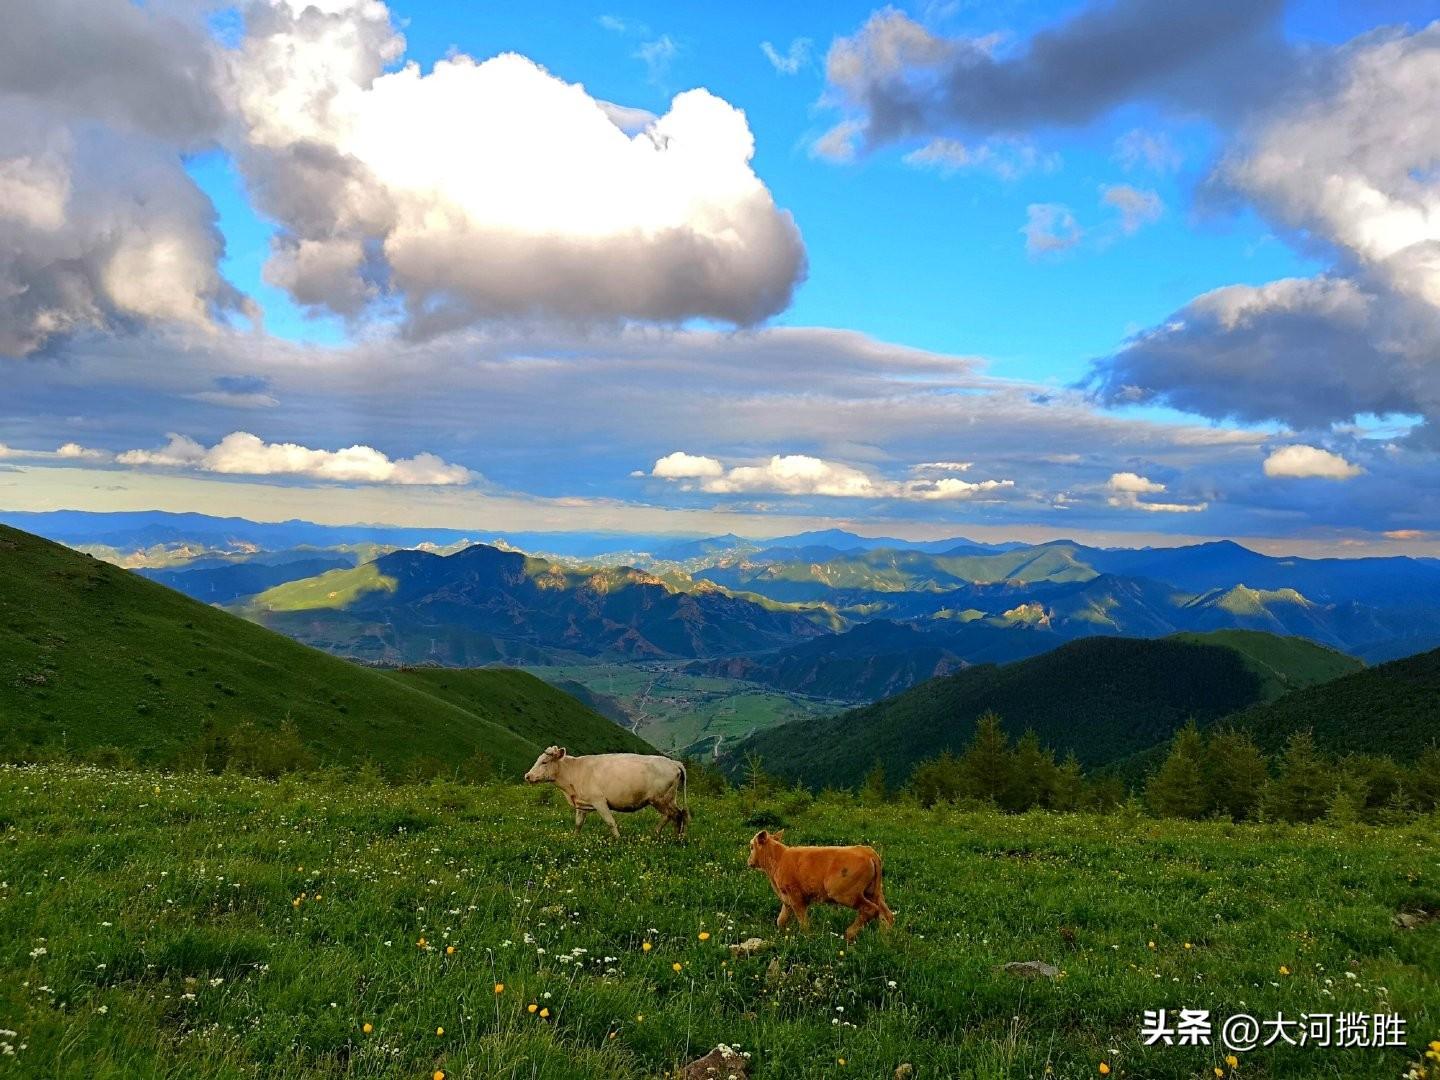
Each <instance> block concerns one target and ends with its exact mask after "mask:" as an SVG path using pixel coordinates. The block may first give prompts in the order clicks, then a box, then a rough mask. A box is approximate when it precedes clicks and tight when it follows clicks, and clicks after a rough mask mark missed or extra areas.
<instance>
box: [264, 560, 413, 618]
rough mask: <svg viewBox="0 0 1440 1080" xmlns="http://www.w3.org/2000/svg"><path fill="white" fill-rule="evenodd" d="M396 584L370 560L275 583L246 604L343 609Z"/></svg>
mask: <svg viewBox="0 0 1440 1080" xmlns="http://www.w3.org/2000/svg"><path fill="white" fill-rule="evenodd" d="M395 586H396V581H395V579H394V578H389V577H386V576H385V575H384V574H382V573H380V569H379V567H377V566H376V565H375V564H374V563H373V562H367V563H361V564H360V565H359V566H355V567H348V568H345V569H341V570H329V571H326V572H325V573H323V574H319V575H317V576H315V577H308V578H302V579H300V580H299V581H287V582H286V583H285V584H283V585H276V586H275V587H274V588H270V589H266V590H265V591H264V592H262V593H259V594H257V595H256V596H253V597H251V598H250V600H249V601H247V603H246V605H245V607H246V609H247V610H253V611H257V612H258V611H322V610H323V611H329V610H344V609H345V608H347V607H349V606H350V605H351V604H353V603H354V602H355V601H356V600H358V599H359V598H360V597H362V596H365V595H367V594H369V593H372V592H394V591H395Z"/></svg>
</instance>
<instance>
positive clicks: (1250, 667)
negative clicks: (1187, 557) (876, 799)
mask: <svg viewBox="0 0 1440 1080" xmlns="http://www.w3.org/2000/svg"><path fill="white" fill-rule="evenodd" d="M1260 636H1263V635H1260ZM1202 640H1203V639H1202ZM1245 640H1246V641H1247V647H1248V649H1249V652H1247V653H1242V652H1241V651H1238V650H1237V649H1235V648H1230V647H1226V646H1225V645H1221V644H1214V643H1208V642H1206V643H1197V642H1196V641H1186V640H1179V639H1175V638H1166V639H1160V640H1143V639H1140V640H1137V639H1131V638H1108V637H1094V638H1084V639H1081V640H1079V641H1075V642H1071V643H1069V644H1067V645H1062V646H1061V647H1060V648H1058V649H1055V650H1053V651H1051V652H1048V653H1045V654H1044V655H1041V656H1036V657H1032V658H1031V659H1028V660H1020V661H1017V662H1015V663H1011V664H1006V665H1003V666H998V667H997V666H994V665H988V664H987V665H981V666H978V667H973V668H968V669H966V670H964V671H961V672H957V673H956V674H953V675H948V676H945V677H944V678H939V679H932V680H931V681H929V682H927V683H922V684H921V685H919V686H917V687H914V688H913V689H911V690H908V691H906V692H905V693H903V694H900V695H898V696H897V697H893V698H889V699H888V700H885V701H881V702H877V703H876V704H874V705H870V706H867V707H866V708H863V709H857V710H855V711H852V712H848V713H843V714H841V715H839V716H835V717H822V718H818V719H815V720H809V721H804V722H802V723H800V724H793V725H787V726H786V727H783V728H777V729H775V730H773V731H768V732H762V733H760V734H758V735H756V736H755V737H753V738H751V739H749V740H747V741H746V742H744V743H743V744H741V745H740V746H739V747H738V748H736V749H735V750H734V752H733V754H732V757H731V764H732V767H734V768H737V769H738V768H739V767H741V765H742V763H743V760H744V758H745V757H746V756H747V755H749V754H751V753H755V754H759V755H760V757H761V759H762V761H763V763H764V766H765V768H766V770H767V771H771V772H775V773H777V774H778V775H780V776H782V777H785V778H787V779H796V780H800V781H802V782H804V783H806V784H808V785H811V786H815V787H823V786H825V785H843V786H853V785H856V784H858V783H859V782H860V780H861V779H862V778H863V777H864V775H865V773H866V772H867V771H868V770H869V769H870V767H871V766H872V765H874V764H875V762H877V761H878V762H880V763H881V764H882V765H884V767H885V772H886V775H887V776H889V777H891V778H892V780H893V781H895V782H897V783H898V782H900V781H901V780H903V779H904V778H906V777H908V776H909V775H910V773H911V772H912V771H913V769H914V767H915V765H916V764H917V763H919V762H920V761H922V760H924V759H926V758H930V757H934V756H936V755H937V754H939V753H941V752H942V751H945V750H950V751H952V752H956V753H958V752H960V751H961V750H963V749H964V747H965V745H966V744H967V743H968V742H969V740H970V738H971V736H972V735H973V734H974V730H975V720H976V718H977V717H978V716H979V715H980V714H981V713H983V712H985V711H987V710H993V711H995V712H997V713H999V714H1000V716H1001V718H1002V720H1003V721H1004V725H1005V727H1006V728H1007V730H1009V731H1010V732H1011V733H1012V734H1013V735H1016V736H1018V735H1020V734H1022V733H1023V732H1024V731H1025V730H1026V729H1033V730H1034V731H1035V732H1036V733H1037V734H1038V735H1039V737H1040V741H1041V743H1042V744H1044V745H1046V746H1048V747H1051V748H1052V749H1054V750H1056V751H1057V753H1059V754H1060V755H1062V756H1063V755H1064V754H1065V753H1067V752H1074V754H1075V755H1076V757H1077V758H1079V760H1080V762H1081V763H1082V764H1084V765H1087V766H1095V765H1101V764H1105V763H1108V762H1113V761H1117V760H1120V759H1122V758H1126V757H1128V756H1130V755H1132V754H1135V753H1137V752H1138V751H1141V750H1144V749H1146V748H1148V747H1151V746H1154V745H1155V744H1157V743H1160V742H1163V741H1164V740H1166V739H1168V738H1169V737H1170V736H1171V735H1172V734H1173V733H1174V732H1175V731H1176V730H1177V729H1178V728H1179V727H1181V726H1183V725H1184V723H1185V722H1186V721H1187V720H1189V719H1191V718H1194V719H1196V720H1198V721H1201V722H1205V721H1207V720H1214V719H1218V718H1219V717H1222V716H1225V715H1228V714H1229V713H1232V712H1235V711H1237V710H1240V709H1243V708H1246V707H1247V706H1250V705H1253V704H1256V703H1258V702H1261V701H1265V700H1267V699H1269V698H1270V697H1272V696H1273V695H1274V693H1275V690H1276V685H1277V679H1278V676H1277V675H1276V674H1275V672H1276V671H1278V670H1285V669H1284V668H1283V667H1282V668H1275V667H1274V666H1273V665H1274V664H1279V663H1280V662H1281V661H1282V660H1284V659H1287V658H1288V659H1289V660H1290V661H1291V662H1294V663H1295V664H1297V666H1298V668H1299V670H1300V671H1301V672H1304V673H1307V674H1313V673H1314V672H1315V671H1316V670H1317V669H1318V668H1320V667H1321V666H1322V665H1323V664H1325V663H1327V662H1329V661H1328V659H1327V656H1328V650H1324V649H1322V648H1321V647H1320V646H1316V645H1312V644H1310V643H1308V642H1307V643H1297V644H1296V645H1295V646H1293V647H1282V646H1279V645H1274V646H1262V645H1261V644H1260V643H1259V641H1258V640H1251V639H1245ZM1292 648H1293V655H1290V651H1291V649H1292ZM1251 654H1260V655H1264V656H1266V657H1267V658H1268V659H1269V661H1271V662H1272V668H1271V670H1270V671H1262V669H1261V668H1260V666H1259V665H1258V664H1257V662H1256V661H1255V660H1254V658H1253V656H1252V655H1251ZM1297 677H1299V676H1297Z"/></svg>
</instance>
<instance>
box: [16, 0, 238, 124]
mask: <svg viewBox="0 0 1440 1080" xmlns="http://www.w3.org/2000/svg"><path fill="white" fill-rule="evenodd" d="M216 85H217V84H216V70H215V60H214V53H213V51H212V49H211V47H210V42H209V39H208V37H207V36H206V34H205V32H204V29H203V27H202V26H201V25H199V21H198V19H187V18H182V17H180V16H179V15H176V14H172V13H170V12H168V11H165V10H163V5H157V4H155V3H149V4H137V3H135V2H134V0H20V2H18V3H13V4H6V5H5V11H4V32H3V33H0V93H3V94H14V95H16V96H17V97H19V98H23V99H30V100H32V101H36V102H43V103H45V104H46V105H48V106H50V107H52V108H55V107H58V108H60V109H63V110H65V111H69V112H72V113H75V114H78V115H83V116H88V117H91V118H93V119H95V120H98V121H101V122H103V123H106V124H109V125H114V126H119V127H124V128H128V129H132V130H135V131H140V132H144V133H145V134H147V135H150V136H154V137H157V138H162V139H167V140H171V141H174V142H177V143H181V144H185V145H189V146H195V145H197V144H201V143H203V142H205V141H207V140H208V139H210V138H211V137H212V136H213V135H214V134H215V133H216V132H217V131H218V129H219V127H220V124H221V122H222V121H223V118H224V108H223V106H222V105H221V102H220V98H219V95H218V93H217V90H216Z"/></svg>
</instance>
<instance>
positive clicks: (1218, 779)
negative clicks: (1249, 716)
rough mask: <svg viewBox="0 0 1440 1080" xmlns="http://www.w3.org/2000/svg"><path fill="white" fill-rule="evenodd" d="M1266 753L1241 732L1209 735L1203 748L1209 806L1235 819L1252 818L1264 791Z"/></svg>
mask: <svg viewBox="0 0 1440 1080" xmlns="http://www.w3.org/2000/svg"><path fill="white" fill-rule="evenodd" d="M1268 778H1269V768H1268V766H1267V765H1266V763H1265V755H1264V754H1262V753H1261V752H1260V748H1259V747H1258V746H1256V745H1255V741H1254V740H1253V739H1251V738H1250V736H1249V735H1248V734H1246V733H1245V732H1243V731H1232V730H1228V729H1227V730H1224V731H1217V732H1215V733H1214V734H1212V735H1211V736H1210V738H1209V740H1208V742H1207V745H1206V747H1205V789H1206V798H1207V801H1208V802H1209V805H1210V808H1211V809H1213V810H1218V811H1219V812H1220V813H1222V814H1226V815H1228V816H1229V817H1230V818H1231V819H1232V820H1234V821H1243V820H1245V819H1246V818H1249V817H1253V816H1254V815H1255V812H1256V810H1257V809H1258V808H1259V806H1260V799H1261V796H1262V795H1263V794H1264V792H1265V782H1266V780H1267V779H1268Z"/></svg>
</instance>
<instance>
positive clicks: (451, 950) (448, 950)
mask: <svg viewBox="0 0 1440 1080" xmlns="http://www.w3.org/2000/svg"><path fill="white" fill-rule="evenodd" d="M445 955H446V956H454V955H455V946H454V945H446V946H445Z"/></svg>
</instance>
